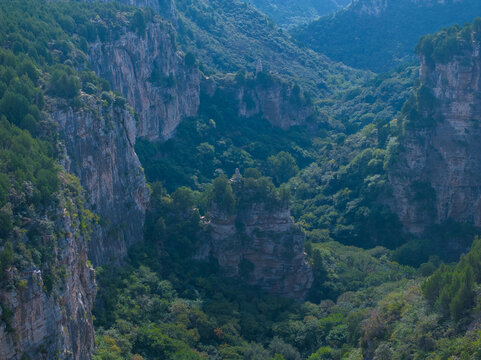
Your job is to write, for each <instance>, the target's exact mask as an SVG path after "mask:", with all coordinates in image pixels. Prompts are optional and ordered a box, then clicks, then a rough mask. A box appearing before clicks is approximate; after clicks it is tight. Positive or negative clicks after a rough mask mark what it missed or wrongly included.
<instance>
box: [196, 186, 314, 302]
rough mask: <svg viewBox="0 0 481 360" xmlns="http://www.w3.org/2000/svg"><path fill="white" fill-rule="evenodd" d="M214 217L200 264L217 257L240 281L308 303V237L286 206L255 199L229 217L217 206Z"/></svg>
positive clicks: (214, 207)
mask: <svg viewBox="0 0 481 360" xmlns="http://www.w3.org/2000/svg"><path fill="white" fill-rule="evenodd" d="M242 191H249V190H245V187H244V189H243V190H242ZM241 201H242V200H241ZM209 217H210V219H209V222H208V224H207V225H208V228H209V235H208V240H207V241H206V242H205V243H204V244H203V245H202V246H201V247H200V248H199V251H198V253H197V255H196V258H197V259H207V258H209V257H213V258H215V259H217V261H218V262H219V265H220V266H221V268H222V269H223V274H224V275H225V276H232V277H241V278H243V279H244V280H245V281H247V283H249V284H251V285H256V286H259V287H260V288H261V289H262V290H263V291H266V292H268V293H270V294H273V295H279V296H285V297H290V298H293V299H296V300H302V299H304V297H305V296H306V294H307V291H308V290H309V288H310V287H311V285H312V281H313V275H312V269H311V267H310V266H309V264H308V263H307V261H306V255H305V253H304V237H305V236H304V234H303V232H302V230H300V228H299V227H298V226H296V225H295V224H294V222H293V221H292V219H291V216H290V210H289V208H288V206H287V204H284V205H276V206H272V205H270V204H268V202H264V201H260V200H259V199H258V200H257V201H253V200H252V199H251V200H249V201H248V205H247V203H246V205H244V206H239V207H238V209H237V211H235V212H234V213H232V214H229V213H228V212H226V211H225V210H222V209H220V207H219V206H218V205H216V204H215V203H213V204H212V208H211V210H210V212H209Z"/></svg>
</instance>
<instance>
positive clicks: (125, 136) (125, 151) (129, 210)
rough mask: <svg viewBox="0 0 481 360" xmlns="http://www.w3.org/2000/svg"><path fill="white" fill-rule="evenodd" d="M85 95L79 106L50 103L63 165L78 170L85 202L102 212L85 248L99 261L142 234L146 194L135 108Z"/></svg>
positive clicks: (114, 256) (120, 252)
mask: <svg viewBox="0 0 481 360" xmlns="http://www.w3.org/2000/svg"><path fill="white" fill-rule="evenodd" d="M83 98H84V102H85V106H83V107H82V108H81V109H80V110H78V111H75V110H73V109H72V108H68V109H67V110H64V109H62V110H59V109H56V108H52V109H51V114H52V115H51V116H52V118H53V120H54V121H55V122H56V123H57V124H58V130H59V134H60V139H61V141H62V142H63V144H64V145H65V149H66V158H65V161H64V166H65V168H66V170H67V171H69V172H71V173H73V174H75V175H76V176H78V178H79V179H80V183H81V185H82V186H83V187H84V189H85V191H86V200H87V206H88V208H89V209H91V210H92V212H94V213H95V214H97V215H98V216H99V218H100V219H99V223H98V225H97V226H96V228H95V229H94V231H93V234H92V239H91V240H90V242H89V249H88V253H89V260H90V261H92V263H93V264H94V265H95V266H98V265H102V264H104V263H105V262H107V261H109V260H117V259H120V258H122V257H123V256H125V255H126V254H127V249H128V247H129V246H130V245H132V244H133V243H134V242H136V241H140V240H142V238H143V224H144V219H145V210H146V207H147V205H148V202H149V196H150V195H149V191H148V189H147V188H146V184H145V176H144V171H143V169H142V167H141V165H140V161H139V159H138V157H137V154H136V153H135V149H134V145H135V139H136V138H135V131H136V129H135V118H134V116H133V114H132V113H131V112H130V111H129V110H128V109H127V108H126V107H125V106H124V105H119V106H117V105H108V106H106V105H105V104H104V103H103V102H101V101H98V100H97V99H95V98H94V97H90V96H88V95H84V96H83Z"/></svg>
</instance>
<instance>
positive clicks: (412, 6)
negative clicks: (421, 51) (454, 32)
mask: <svg viewBox="0 0 481 360" xmlns="http://www.w3.org/2000/svg"><path fill="white" fill-rule="evenodd" d="M480 15H481V3H480V2H479V1H477V0H461V1H457V0H448V1H438V0H428V1H417V0H356V1H354V2H353V3H352V4H351V5H350V6H349V7H348V8H346V9H345V10H341V11H339V12H337V13H336V14H334V15H329V16H325V17H322V18H320V19H318V20H315V21H313V22H312V23H310V24H308V25H305V26H302V27H299V28H297V29H294V30H293V35H294V37H295V38H296V39H298V40H299V41H300V42H301V43H302V44H305V45H306V46H308V47H310V48H312V49H314V50H316V51H318V52H320V53H322V54H325V55H327V56H329V57H330V58H332V59H333V60H337V61H341V62H343V63H344V64H346V65H349V66H352V67H355V68H361V69H369V70H372V71H375V72H382V71H387V70H389V69H391V68H393V67H394V66H396V65H398V64H401V63H402V62H404V61H406V60H408V61H410V60H412V59H413V58H414V53H413V49H414V46H415V45H416V43H417V41H418V38H419V37H420V36H422V35H425V34H427V33H430V32H435V31H439V30H441V29H442V28H443V27H445V26H449V25H452V24H460V25H463V24H464V23H466V22H471V21H472V20H473V19H474V18H475V17H476V16H480Z"/></svg>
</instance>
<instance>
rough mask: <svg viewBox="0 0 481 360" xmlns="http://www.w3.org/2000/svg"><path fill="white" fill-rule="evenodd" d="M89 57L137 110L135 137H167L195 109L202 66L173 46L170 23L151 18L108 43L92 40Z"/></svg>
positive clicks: (173, 40) (198, 96) (100, 73)
mask: <svg viewBox="0 0 481 360" xmlns="http://www.w3.org/2000/svg"><path fill="white" fill-rule="evenodd" d="M191 60H192V59H191ZM90 62H91V64H92V66H93V68H94V70H95V71H96V72H97V74H98V75H99V76H101V77H103V78H105V79H107V80H109V81H110V83H111V84H112V86H113V88H114V89H115V90H116V91H119V92H120V93H122V94H123V95H124V96H125V97H126V98H127V100H128V101H129V103H130V104H131V105H132V106H133V107H134V109H135V111H136V112H137V113H138V116H139V121H138V124H137V134H136V135H137V137H142V138H146V139H148V140H158V139H163V140H165V139H168V138H170V137H172V136H173V134H174V132H175V129H176V128H177V126H178V125H179V123H180V122H181V121H182V119H184V118H186V117H189V116H194V115H196V114H197V111H198V108H199V102H200V72H199V70H198V68H197V66H196V65H195V64H194V63H189V59H187V64H186V59H185V57H184V55H183V54H182V53H181V52H179V51H178V50H177V49H176V45H175V30H174V28H173V27H172V26H171V25H170V24H167V23H163V22H160V21H155V22H153V23H150V24H148V25H147V29H146V31H145V34H142V35H139V34H138V33H136V32H127V33H125V34H124V35H121V36H120V38H119V39H118V40H114V41H112V42H110V43H102V42H100V41H99V42H96V43H94V44H92V46H91V48H90Z"/></svg>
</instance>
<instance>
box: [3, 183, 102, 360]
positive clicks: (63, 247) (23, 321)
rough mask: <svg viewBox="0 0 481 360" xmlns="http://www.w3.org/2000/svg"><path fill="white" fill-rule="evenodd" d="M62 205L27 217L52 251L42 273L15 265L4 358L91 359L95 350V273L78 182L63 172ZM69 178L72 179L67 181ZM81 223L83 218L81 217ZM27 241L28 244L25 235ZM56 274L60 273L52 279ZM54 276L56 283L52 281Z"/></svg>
mask: <svg viewBox="0 0 481 360" xmlns="http://www.w3.org/2000/svg"><path fill="white" fill-rule="evenodd" d="M62 178H63V180H62V182H63V186H62V190H61V192H60V195H59V196H58V207H57V208H56V209H54V210H53V211H51V212H50V213H49V214H48V215H46V216H43V217H41V218H37V217H33V218H28V219H27V218H25V217H23V221H29V222H30V225H29V227H31V228H32V227H35V228H38V229H41V231H42V232H41V234H42V239H43V240H42V241H43V243H44V246H49V245H48V244H51V241H50V240H53V239H54V240H55V241H54V244H55V245H54V246H52V247H49V251H52V252H53V254H52V255H53V256H52V258H51V260H50V262H49V263H48V264H47V265H46V266H45V267H44V269H46V271H45V272H43V271H42V270H41V269H40V268H39V267H38V266H37V265H34V264H33V263H32V264H31V265H30V266H29V267H28V268H27V270H25V271H18V270H17V269H16V268H15V267H11V268H10V269H9V271H8V275H7V277H8V278H7V279H6V280H4V281H6V283H7V284H8V285H6V288H4V289H2V291H0V303H1V304H2V308H1V309H0V313H1V319H2V322H0V358H1V359H4V360H10V359H12V360H13V359H20V358H22V359H23V358H24V356H25V358H26V359H79V360H83V359H90V357H91V354H92V351H93V348H94V328H93V324H92V316H91V310H92V306H93V301H94V298H95V281H94V274H93V269H91V268H90V267H89V266H88V265H87V242H88V231H83V230H82V227H83V226H87V228H88V227H89V225H88V224H86V223H85V221H88V220H86V219H85V218H83V217H84V215H83V214H82V209H81V208H80V207H81V206H82V204H81V203H79V202H78V199H79V198H78V193H77V194H75V197H72V193H71V190H72V189H75V188H78V187H77V186H76V184H75V180H74V179H71V178H70V179H69V176H68V175H66V174H65V173H63V174H62ZM66 179H68V180H66ZM82 218H83V220H80V219H82ZM23 236H24V237H25V239H23V241H24V242H25V243H28V241H29V240H28V239H27V235H26V234H25V235H23ZM55 273H57V274H56V275H54V274H55ZM52 278H55V279H56V280H54V281H53V283H52Z"/></svg>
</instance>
